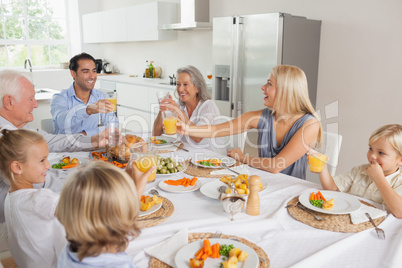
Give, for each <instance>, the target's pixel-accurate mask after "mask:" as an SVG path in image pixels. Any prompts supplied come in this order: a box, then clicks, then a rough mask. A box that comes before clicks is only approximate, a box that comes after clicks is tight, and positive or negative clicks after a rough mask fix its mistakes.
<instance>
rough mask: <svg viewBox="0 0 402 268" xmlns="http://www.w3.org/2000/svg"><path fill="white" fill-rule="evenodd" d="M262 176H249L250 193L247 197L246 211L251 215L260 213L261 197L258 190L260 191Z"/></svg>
mask: <svg viewBox="0 0 402 268" xmlns="http://www.w3.org/2000/svg"><path fill="white" fill-rule="evenodd" d="M260 184H261V178H260V177H258V176H255V175H253V176H251V177H250V178H249V185H250V186H249V189H250V193H249V195H248V199H247V207H246V213H247V214H248V215H251V216H257V215H260V197H259V196H258V192H259V191H260Z"/></svg>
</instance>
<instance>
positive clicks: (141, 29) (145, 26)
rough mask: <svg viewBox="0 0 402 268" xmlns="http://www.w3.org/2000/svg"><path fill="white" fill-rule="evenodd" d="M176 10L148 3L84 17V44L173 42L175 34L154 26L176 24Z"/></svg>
mask: <svg viewBox="0 0 402 268" xmlns="http://www.w3.org/2000/svg"><path fill="white" fill-rule="evenodd" d="M177 11H178V4H177V3H170V2H152V3H146V4H141V5H136V6H131V7H127V8H119V9H113V10H106V11H101V12H95V13H89V14H84V15H83V16H82V29H83V39H84V43H105V42H132V41H154V40H176V39H177V32H176V31H163V30H158V25H160V24H168V23H175V22H177V20H178V12H177Z"/></svg>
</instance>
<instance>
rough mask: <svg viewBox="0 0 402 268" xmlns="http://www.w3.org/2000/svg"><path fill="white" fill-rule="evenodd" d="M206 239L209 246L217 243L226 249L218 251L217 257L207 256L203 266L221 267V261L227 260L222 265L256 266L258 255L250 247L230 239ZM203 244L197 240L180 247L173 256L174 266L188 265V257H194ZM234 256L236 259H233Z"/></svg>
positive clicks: (255, 267)
mask: <svg viewBox="0 0 402 268" xmlns="http://www.w3.org/2000/svg"><path fill="white" fill-rule="evenodd" d="M208 240H209V243H210V245H211V247H212V246H214V245H215V244H217V243H219V245H220V248H221V249H222V248H223V247H224V248H225V249H226V250H223V251H225V253H224V254H225V255H220V253H219V252H218V254H219V255H220V257H219V258H211V257H209V258H207V259H206V260H205V261H204V267H221V266H220V265H221V263H223V262H227V263H226V264H222V265H223V267H230V266H227V264H228V262H233V263H236V262H237V267H247V268H257V267H258V265H259V259H258V255H257V253H256V252H255V251H254V250H253V249H252V248H251V247H249V246H247V245H245V244H243V243H241V242H238V241H235V240H230V239H221V238H209V239H208ZM203 245H204V241H203V240H197V241H194V242H192V243H189V244H187V245H185V246H184V247H182V248H181V249H180V250H179V251H178V252H177V253H176V256H175V263H176V267H190V259H195V258H196V257H195V256H194V255H195V254H196V253H197V252H199V251H200V250H201V249H202V248H203ZM229 249H231V250H229ZM222 253H223V252H222ZM226 254H227V255H226ZM229 256H230V257H229ZM235 258H236V261H235V260H234V259H235ZM225 265H226V266H225Z"/></svg>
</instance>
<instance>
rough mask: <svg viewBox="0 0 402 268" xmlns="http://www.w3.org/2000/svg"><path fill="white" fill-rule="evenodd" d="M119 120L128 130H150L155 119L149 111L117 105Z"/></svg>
mask: <svg viewBox="0 0 402 268" xmlns="http://www.w3.org/2000/svg"><path fill="white" fill-rule="evenodd" d="M117 115H118V117H119V122H120V124H122V126H123V128H124V129H126V130H127V131H134V132H139V131H150V130H151V127H152V124H153V121H152V122H151V116H150V115H151V114H150V113H149V112H144V111H140V110H137V109H132V108H129V107H122V106H117Z"/></svg>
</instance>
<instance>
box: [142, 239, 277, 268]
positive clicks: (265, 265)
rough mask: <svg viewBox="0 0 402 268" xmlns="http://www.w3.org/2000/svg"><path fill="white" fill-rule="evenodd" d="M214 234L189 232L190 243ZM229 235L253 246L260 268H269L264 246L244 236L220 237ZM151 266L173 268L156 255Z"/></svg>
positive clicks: (154, 267) (152, 267) (150, 262)
mask: <svg viewBox="0 0 402 268" xmlns="http://www.w3.org/2000/svg"><path fill="white" fill-rule="evenodd" d="M213 235H214V234H213V233H189V234H188V243H191V242H194V241H197V240H202V239H207V238H211V237H212V236H213ZM229 237H235V238H237V239H239V240H240V242H242V243H243V244H245V245H247V246H249V247H250V248H252V249H253V250H254V251H255V253H257V255H258V257H259V258H260V262H259V265H258V267H259V268H269V266H270V262H269V259H268V255H267V253H265V251H264V250H263V249H262V248H260V247H259V246H257V245H256V244H254V243H251V242H250V241H248V240H246V239H244V238H241V237H237V236H234V235H224V234H223V235H221V237H220V238H223V239H228V238H229ZM261 259H264V260H265V262H264V261H261ZM149 267H150V268H171V266H169V265H167V264H166V263H164V262H161V261H160V260H158V259H157V258H155V257H152V258H151V259H150V261H149Z"/></svg>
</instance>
